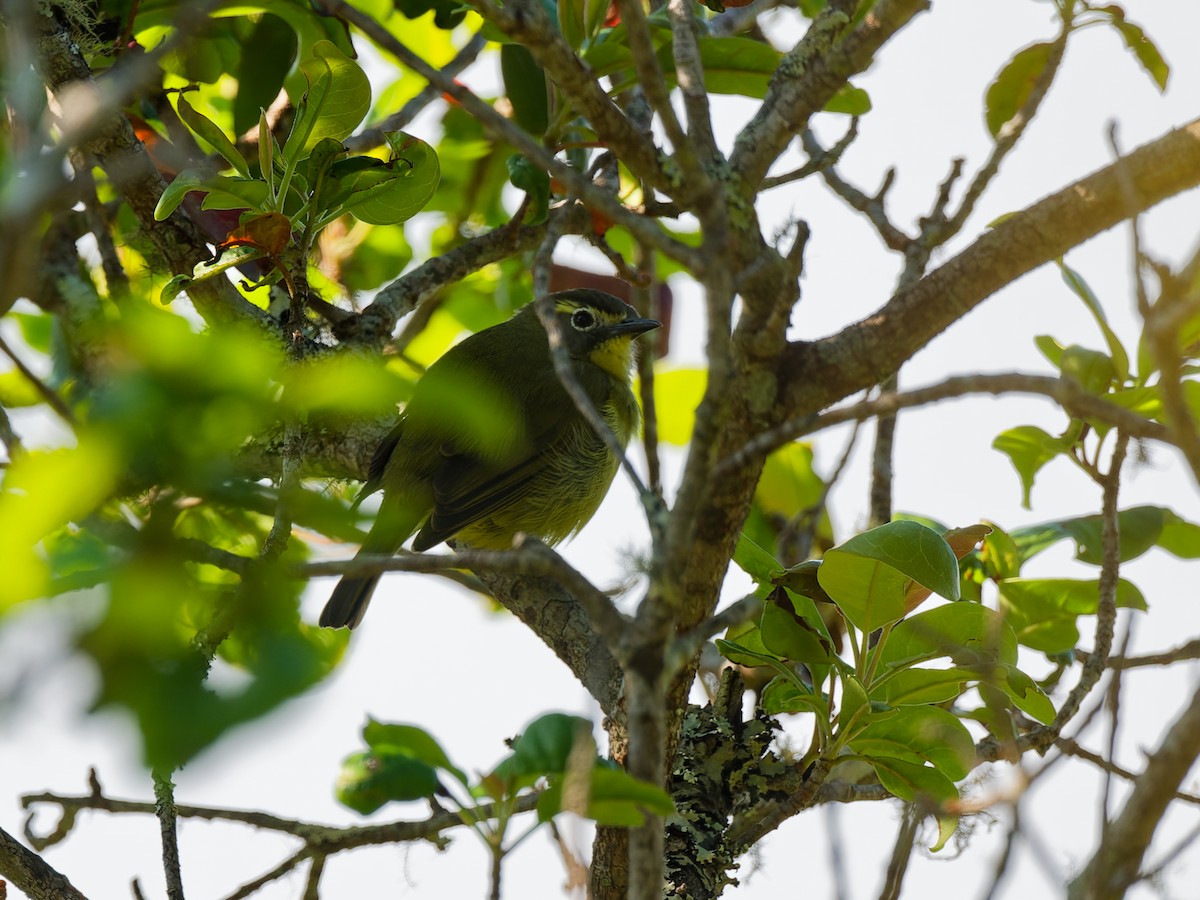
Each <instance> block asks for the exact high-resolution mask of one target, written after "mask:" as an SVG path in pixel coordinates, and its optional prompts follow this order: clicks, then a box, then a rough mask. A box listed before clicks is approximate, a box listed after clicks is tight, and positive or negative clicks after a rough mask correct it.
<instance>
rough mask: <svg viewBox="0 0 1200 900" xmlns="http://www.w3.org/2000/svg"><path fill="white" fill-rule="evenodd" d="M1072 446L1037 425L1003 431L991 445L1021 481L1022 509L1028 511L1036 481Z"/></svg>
mask: <svg viewBox="0 0 1200 900" xmlns="http://www.w3.org/2000/svg"><path fill="white" fill-rule="evenodd" d="M1070 446H1071V442H1070V441H1068V440H1066V439H1064V438H1057V437H1054V435H1052V434H1048V433H1047V432H1045V431H1043V430H1042V429H1041V428H1038V427H1037V426H1036V425H1018V426H1017V427H1016V428H1010V429H1008V430H1007V431H1002V432H1001V433H1000V434H998V435H997V436H996V439H995V440H994V441H992V447H993V448H995V449H996V450H999V451H1000V452H1001V453H1003V454H1004V455H1006V456H1007V457H1008V458H1009V459H1010V460H1011V461H1012V464H1013V468H1014V469H1016V470H1017V474H1018V475H1019V476H1020V478H1021V505H1022V506H1024V507H1025V508H1026V509H1029V508H1030V506H1029V495H1030V492H1031V491H1032V490H1033V480H1034V478H1036V477H1037V473H1038V472H1039V471H1040V470H1041V469H1042V467H1043V466H1045V465H1046V463H1048V462H1050V460H1052V459H1054V458H1055V457H1056V456H1058V455H1059V454H1061V453H1066V452H1067V450H1068V449H1069V448H1070Z"/></svg>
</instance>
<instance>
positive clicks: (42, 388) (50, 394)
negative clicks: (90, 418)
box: [0, 338, 76, 425]
mask: <svg viewBox="0 0 1200 900" xmlns="http://www.w3.org/2000/svg"><path fill="white" fill-rule="evenodd" d="M0 353H3V354H4V355H5V356H7V357H8V358H9V360H10V361H11V362H12V364H13V366H14V367H15V368H16V370H17V371H18V372H20V373H21V374H22V375H23V376H24V377H25V380H26V381H28V382H29V383H30V384H31V385H33V389H34V390H36V391H37V392H38V395H39V396H40V397H41V398H42V399H43V400H45V401H46V405H47V406H49V407H50V408H51V409H52V410H54V411H55V412H56V413H58V414H59V416H61V417H62V419H63V421H64V422H66V423H67V424H68V425H75V424H76V422H75V414H74V413H73V412H71V408H70V407H69V406H67V403H66V401H65V400H63V398H62V397H60V396H59V395H58V392H57V391H56V390H54V389H53V388H52V387H50V386H49V385H48V384H46V383H45V382H44V381H42V379H40V378H38V377H37V375H35V374H34V373H33V370H32V369H30V368H29V367H28V366H27V365H25V363H24V362H23V361H22V360H21V357H20V356H19V355H18V354H17V353H16V352H15V351H14V350H13V349H12V348H11V347H10V346H8V343H7V342H6V341H5V340H4V338H0Z"/></svg>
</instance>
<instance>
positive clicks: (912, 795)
mask: <svg viewBox="0 0 1200 900" xmlns="http://www.w3.org/2000/svg"><path fill="white" fill-rule="evenodd" d="M987 532H988V528H987V527H986V526H975V527H973V528H968V529H961V530H958V531H950V532H946V533H945V534H939V533H938V532H937V531H935V530H934V529H932V528H930V527H928V526H926V525H924V524H921V523H919V522H914V521H909V520H900V521H895V522H891V523H888V524H886V525H882V526H880V527H878V528H874V529H872V530H870V531H866V532H863V533H862V534H859V535H856V536H854V537H852V538H850V539H849V540H848V541H845V542H843V543H841V544H839V545H838V546H836V547H833V548H832V549H830V550H828V551H826V553H825V554H824V557H823V558H822V559H821V560H820V561H812V562H805V563H801V564H799V565H797V566H792V567H789V568H785V567H783V566H782V565H780V564H779V563H778V562H777V561H776V560H775V558H774V557H773V556H771V555H770V554H769V553H767V552H766V551H765V550H764V549H762V548H761V547H759V546H758V545H756V544H754V543H753V542H752V541H750V540H749V539H748V538H743V539H742V542H741V543H740V545H739V547H738V549H737V552H736V553H735V555H734V560H735V561H736V562H737V563H738V564H739V565H740V566H741V567H742V568H743V569H744V570H745V571H746V572H747V573H748V574H749V575H750V576H751V577H752V578H754V580H755V581H756V582H757V583H758V585H759V587H758V591H757V594H758V596H760V597H762V599H763V609H762V614H761V616H760V617H759V619H758V620H757V621H754V622H749V623H746V624H743V625H740V626H735V627H732V628H730V629H729V631H728V632H727V634H726V635H725V637H724V639H721V640H718V641H717V647H718V649H719V650H720V651H721V653H722V654H723V655H724V656H725V657H727V658H728V659H729V660H731V661H732V662H735V663H738V664H740V665H745V666H756V667H767V668H768V669H769V670H770V671H772V672H773V673H775V674H774V677H773V678H772V679H771V681H770V682H769V683H768V684H767V685H766V687H765V688H764V689H763V691H762V694H761V698H760V702H761V704H762V706H763V708H764V709H765V710H766V711H767V712H769V713H772V714H781V713H808V714H811V715H812V717H813V721H814V731H813V739H812V743H811V746H810V747H809V749H808V750H807V752H806V753H805V755H804V757H803V758H802V759H801V760H800V766H801V767H802V768H803V767H805V766H806V765H808V764H810V763H812V762H815V761H816V760H817V759H819V758H824V759H826V760H829V761H831V762H835V763H836V764H838V765H852V764H863V763H865V764H867V765H869V766H870V767H871V769H872V770H873V772H874V774H875V777H876V778H878V780H879V782H880V783H881V784H883V785H884V787H886V788H887V789H888V790H889V791H890V792H891V793H893V794H895V795H896V796H898V797H902V798H904V799H906V800H914V801H915V800H923V801H926V802H927V803H929V804H930V808H932V809H935V810H936V809H944V808H945V807H946V805H947V804H948V803H949V802H950V801H952V800H954V799H955V798H957V796H958V792H957V789H956V787H955V784H954V783H955V781H958V780H960V779H962V778H965V777H966V775H967V773H968V772H969V771H970V770H971V768H972V767H973V765H974V760H975V752H974V746H975V745H974V741H973V740H972V738H971V735H970V732H969V731H968V730H967V728H966V726H965V725H964V724H963V722H962V720H963V719H973V720H976V721H978V722H980V723H982V724H983V725H984V726H985V727H986V728H988V729H989V730H991V731H993V732H994V733H996V734H998V735H1001V736H1006V737H1007V736H1010V735H1011V734H1012V733H1013V727H1012V724H1011V715H1010V713H1009V710H1010V709H1011V708H1013V707H1015V708H1016V709H1019V710H1021V711H1022V712H1024V713H1025V714H1027V715H1029V716H1031V717H1032V718H1034V719H1036V720H1038V721H1041V722H1049V721H1050V720H1052V719H1053V717H1054V707H1053V705H1052V704H1051V703H1050V701H1049V699H1048V698H1047V697H1046V696H1045V694H1044V693H1042V691H1041V690H1040V689H1039V687H1038V686H1037V684H1036V683H1035V682H1034V681H1033V679H1032V678H1030V677H1029V676H1028V675H1026V674H1025V673H1024V672H1023V671H1021V670H1020V669H1019V668H1017V666H1016V663H1017V637H1016V634H1015V633H1014V632H1013V629H1012V627H1011V626H1010V625H1009V624H1008V623H1007V622H1006V621H1005V618H1004V616H1003V615H1001V614H1000V613H997V612H995V611H994V610H990V609H988V608H987V607H985V606H983V605H982V604H979V603H973V602H969V601H963V600H961V594H960V588H959V583H960V578H959V570H958V558H959V557H962V556H964V555H966V553H967V552H969V551H970V550H971V548H972V547H974V545H975V544H976V543H977V542H978V541H979V540H980V539H981V538H983V536H984V535H985V534H986V533H987ZM933 593H938V594H940V595H942V596H943V597H945V598H947V599H948V600H951V601H958V602H952V603H949V604H946V605H942V606H937V607H935V608H932V609H928V610H925V611H922V612H917V613H915V614H914V611H915V610H916V609H917V608H918V607H919V606H920V605H921V604H922V603H924V601H925V600H927V599H928V598H929V597H930V596H931V595H932V594H933ZM822 607H824V608H825V609H826V610H836V615H837V617H838V618H839V619H840V621H841V623H842V624H843V625H844V627H845V630H846V638H847V642H848V643H849V645H850V649H851V652H852V657H851V658H850V659H848V660H847V659H843V658H842V657H841V655H840V654H839V653H838V651H837V649H836V644H835V642H834V640H833V638H832V637H831V634H830V630H829V625H828V624H827V621H826V616H823V615H822ZM930 663H932V665H928V664H930ZM972 689H974V690H975V691H977V695H978V697H979V698H980V701H981V703H980V705H977V706H974V707H972V708H969V709H961V708H959V707H958V706H957V703H958V701H960V700H961V699H963V698H965V696H966V695H967V694H968V692H970V691H972ZM941 820H942V839H941V841H939V843H938V846H941V843H943V842H944V841H945V840H946V839H947V838H948V837H949V835H950V834H952V833H953V831H954V825H955V820H954V817H953V816H949V815H944V816H942V817H941Z"/></svg>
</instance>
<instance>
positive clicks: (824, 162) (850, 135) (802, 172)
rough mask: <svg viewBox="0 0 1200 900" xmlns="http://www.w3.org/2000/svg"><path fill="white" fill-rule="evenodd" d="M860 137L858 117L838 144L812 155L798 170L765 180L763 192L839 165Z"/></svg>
mask: <svg viewBox="0 0 1200 900" xmlns="http://www.w3.org/2000/svg"><path fill="white" fill-rule="evenodd" d="M804 134H805V135H806V136H807V135H811V134H812V132H811V131H805V132H804ZM857 137H858V116H854V117H853V118H852V119H850V127H849V128H847V129H846V133H845V134H844V135H842V136H841V138H839V139H838V142H837V143H836V144H834V145H833V146H832V147H830V148H829V149H828V150H822V151H821V152H820V153H818V154H817V155H816V156H812V155H811V154H810V156H809V159H808V162H806V163H805V164H804V165H802V166H801V167H800V168H798V169H793V170H792V171H791V172H787V173H785V174H783V175H772V176H770V177H769V178H764V179H763V182H762V188H761V190H764V191H769V190H771V188H777V187H780V186H782V185H785V184H791V183H792V182H794V181H800V180H802V179H804V178H808V177H809V176H810V175H815V174H817V173H818V172H824V171H825V170H826V169H828V168H830V167H832V166H835V165H837V163H838V160H840V159H841V158H842V154H843V153H845V152H846V150H847V149H848V148H849V147H850V145H851V144H852V143H854V140H855V138H857ZM813 144H814V146H815V144H816V139H815V137H814V139H813Z"/></svg>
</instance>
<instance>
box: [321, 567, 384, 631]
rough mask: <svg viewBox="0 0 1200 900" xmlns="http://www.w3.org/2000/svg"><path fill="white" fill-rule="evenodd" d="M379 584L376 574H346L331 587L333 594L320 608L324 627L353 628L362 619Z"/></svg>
mask: <svg viewBox="0 0 1200 900" xmlns="http://www.w3.org/2000/svg"><path fill="white" fill-rule="evenodd" d="M377 584H379V576H378V575H346V576H343V578H342V580H341V581H339V582H338V583H337V587H335V588H334V589H333V595H332V596H331V597H330V598H329V602H328V603H326V604H325V608H324V609H323V610H321V624H322V625H323V626H324V627H326V628H354V627H356V626H357V625H358V623H359V622H361V621H362V617H363V614H364V613H366V611H367V604H368V603H370V602H371V595H372V594H373V593H375V585H377Z"/></svg>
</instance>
